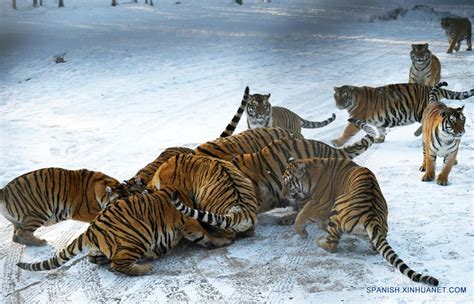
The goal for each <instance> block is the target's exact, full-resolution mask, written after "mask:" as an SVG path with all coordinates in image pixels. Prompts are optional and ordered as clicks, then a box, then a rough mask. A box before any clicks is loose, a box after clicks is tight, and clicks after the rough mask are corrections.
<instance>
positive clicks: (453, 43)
mask: <svg viewBox="0 0 474 304" xmlns="http://www.w3.org/2000/svg"><path fill="white" fill-rule="evenodd" d="M455 46H456V40H454V39H453V40H450V41H449V48H448V51H447V52H446V53H448V54H452V53H453V49H454V47H455Z"/></svg>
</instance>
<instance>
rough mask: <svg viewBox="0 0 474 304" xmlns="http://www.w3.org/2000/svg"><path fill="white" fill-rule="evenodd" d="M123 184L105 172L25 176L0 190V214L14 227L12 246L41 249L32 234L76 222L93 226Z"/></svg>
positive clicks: (46, 171) (44, 172)
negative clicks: (53, 225) (43, 227)
mask: <svg viewBox="0 0 474 304" xmlns="http://www.w3.org/2000/svg"><path fill="white" fill-rule="evenodd" d="M119 186H120V183H119V182H118V181H117V180H116V179H114V178H112V177H110V176H107V175H105V174H103V173H102V172H96V171H89V170H86V169H82V170H66V169H61V168H45V169H39V170H36V171H32V172H29V173H26V174H23V175H21V176H19V177H17V178H15V179H13V180H12V181H11V182H9V183H8V184H7V185H6V186H5V187H4V188H2V189H0V212H1V213H2V214H3V216H4V217H5V218H6V219H7V220H9V221H10V222H11V223H12V224H13V242H16V243H19V244H24V245H32V246H42V245H45V244H46V241H45V240H42V239H39V238H37V237H35V236H34V235H33V233H34V232H35V231H36V229H38V228H39V227H42V226H49V225H52V224H55V223H58V222H60V221H64V220H67V219H73V220H76V221H82V222H91V221H92V220H93V219H94V218H95V217H96V216H97V214H98V213H99V212H100V211H101V210H102V209H103V208H104V207H105V206H106V205H107V204H108V203H110V202H111V201H113V200H115V199H116V198H117V197H118V195H117V193H116V192H115V190H116V189H117V188H119Z"/></svg>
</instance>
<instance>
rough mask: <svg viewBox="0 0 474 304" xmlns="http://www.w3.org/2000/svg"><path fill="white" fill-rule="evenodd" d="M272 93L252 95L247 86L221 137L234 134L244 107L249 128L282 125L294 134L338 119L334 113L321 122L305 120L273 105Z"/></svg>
mask: <svg viewBox="0 0 474 304" xmlns="http://www.w3.org/2000/svg"><path fill="white" fill-rule="evenodd" d="M270 95H271V94H267V95H262V94H253V95H250V94H249V89H248V87H247V88H245V94H244V97H243V99H242V103H241V104H240V107H239V109H238V110H237V113H236V114H235V116H234V118H232V121H231V122H230V123H229V125H228V126H227V128H226V129H225V131H224V132H222V134H221V137H227V136H230V135H232V133H233V132H234V130H235V127H236V126H237V124H238V123H239V121H240V118H241V117H242V113H243V109H246V113H247V126H248V128H249V129H256V128H272V127H280V128H284V129H288V130H290V131H291V132H293V133H294V134H301V128H305V129H308V128H309V129H314V128H322V127H324V126H327V125H328V124H330V123H331V122H333V121H334V120H335V119H336V114H334V113H333V114H332V116H331V117H330V118H328V119H326V120H324V121H321V122H319V121H308V120H305V119H303V118H301V117H300V116H299V115H298V114H296V113H294V112H292V111H290V110H288V109H287V108H283V107H274V106H272V105H271V104H270V102H269V101H268V100H269V99H270Z"/></svg>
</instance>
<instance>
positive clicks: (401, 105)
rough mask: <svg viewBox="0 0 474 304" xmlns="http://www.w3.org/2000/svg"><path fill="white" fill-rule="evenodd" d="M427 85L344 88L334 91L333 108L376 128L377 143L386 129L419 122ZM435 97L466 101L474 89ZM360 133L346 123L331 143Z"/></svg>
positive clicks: (425, 103) (345, 140) (425, 101)
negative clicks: (377, 133) (345, 111)
mask: <svg viewBox="0 0 474 304" xmlns="http://www.w3.org/2000/svg"><path fill="white" fill-rule="evenodd" d="M431 88H432V87H430V86H427V85H423V84H417V83H403V84H391V85H386V86H383V87H356V86H349V85H345V86H342V87H335V88H334V99H335V101H336V106H337V107H338V108H339V109H341V110H343V109H346V110H347V111H348V112H349V117H351V118H355V119H358V120H361V121H365V122H366V123H368V124H370V125H373V126H375V127H377V130H378V132H379V135H378V136H377V137H376V138H375V142H376V143H381V142H383V141H385V135H386V134H387V128H391V127H396V126H406V125H410V124H412V123H414V122H421V119H422V116H423V111H424V109H425V108H426V106H427V104H428V103H429V97H430V91H431ZM437 93H438V98H440V97H441V96H442V97H444V98H447V99H465V98H469V97H471V96H474V89H472V90H470V91H465V92H453V91H449V90H445V89H440V90H439V91H437ZM357 132H359V128H357V127H356V126H355V125H354V124H352V123H350V122H349V124H347V126H346V128H345V129H344V131H343V132H342V134H341V135H340V136H339V138H337V139H334V140H332V141H331V144H332V145H334V146H336V147H339V146H342V145H344V144H345V143H346V142H347V141H348V140H349V139H350V138H351V137H352V136H354V135H355V134H356V133H357Z"/></svg>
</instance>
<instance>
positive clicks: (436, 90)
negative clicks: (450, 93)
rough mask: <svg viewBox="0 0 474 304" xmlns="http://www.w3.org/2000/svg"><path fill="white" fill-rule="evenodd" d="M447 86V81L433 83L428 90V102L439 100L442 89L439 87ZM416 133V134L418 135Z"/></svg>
mask: <svg viewBox="0 0 474 304" xmlns="http://www.w3.org/2000/svg"><path fill="white" fill-rule="evenodd" d="M447 86H448V83H447V82H446V81H443V82H440V83H438V84H437V85H435V86H434V87H433V88H432V89H431V91H430V102H437V101H439V98H440V96H439V95H440V93H441V90H442V89H441V87H447ZM465 93H466V92H465ZM418 135H419V134H418ZM418 135H416V136H418Z"/></svg>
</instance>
